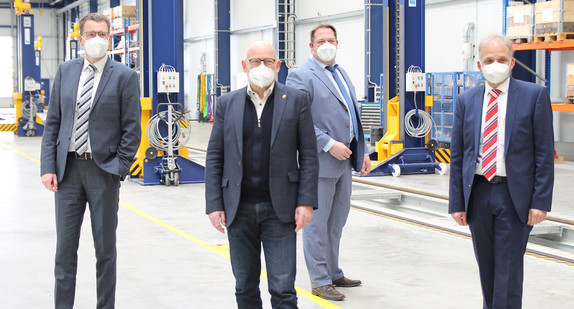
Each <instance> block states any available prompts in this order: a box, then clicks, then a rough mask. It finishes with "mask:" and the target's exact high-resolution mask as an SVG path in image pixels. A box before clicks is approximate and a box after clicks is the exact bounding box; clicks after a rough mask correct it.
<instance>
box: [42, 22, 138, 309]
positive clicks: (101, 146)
mask: <svg viewBox="0 0 574 309" xmlns="http://www.w3.org/2000/svg"><path fill="white" fill-rule="evenodd" d="M109 33H110V21H109V20H108V18H107V17H105V16H104V15H102V14H98V13H93V14H89V15H86V16H85V17H84V18H82V20H80V37H79V40H80V45H82V47H83V48H84V50H85V52H86V55H85V57H82V58H79V59H74V60H70V61H67V62H65V63H63V64H61V65H60V66H59V67H58V72H57V74H56V78H55V79H54V84H53V86H52V95H51V96H50V108H49V110H48V115H47V117H46V123H45V124H46V128H45V130H44V137H43V139H42V155H41V175H42V183H43V184H44V186H45V187H46V188H47V189H48V190H50V191H53V192H55V204H56V235H57V243H56V259H55V260H56V261H55V262H56V263H55V264H56V265H55V271H54V273H55V277H56V287H55V292H54V298H55V305H56V306H55V307H56V308H72V307H73V306H74V297H75V288H76V270H77V262H78V256H77V251H78V245H79V240H80V229H81V226H82V219H83V218H84V212H85V210H86V203H87V204H89V209H90V214H91V215H90V218H91V225H92V235H93V238H94V247H95V250H96V259H97V263H96V269H97V271H96V273H97V294H98V300H97V305H96V308H114V303H115V292H116V255H117V254H116V227H117V225H118V216H117V212H118V201H119V191H120V181H121V180H123V177H124V176H125V175H127V173H128V171H129V168H130V166H131V164H132V162H133V159H134V156H135V154H136V151H137V149H138V146H139V144H140V139H141V129H140V112H141V108H140V102H139V101H140V93H139V82H138V76H137V74H136V72H135V71H133V70H130V69H129V68H128V67H126V66H123V65H121V64H118V63H116V62H114V61H112V60H109V59H108V57H107V50H108V41H109V39H110V34H109Z"/></svg>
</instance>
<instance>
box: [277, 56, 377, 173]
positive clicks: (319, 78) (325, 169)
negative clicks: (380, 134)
mask: <svg viewBox="0 0 574 309" xmlns="http://www.w3.org/2000/svg"><path fill="white" fill-rule="evenodd" d="M339 71H340V72H341V75H342V76H343V79H344V80H345V83H346V84H347V86H348V87H349V91H350V94H349V95H350V96H351V98H352V100H353V103H354V104H355V110H356V111H357V112H358V111H359V105H358V102H357V95H356V94H355V88H354V87H353V84H352V83H351V79H350V78H349V76H348V75H347V73H346V72H345V70H343V69H342V68H341V67H339ZM286 84H287V86H291V87H294V88H297V89H301V90H303V91H305V92H307V93H309V95H310V96H311V110H312V113H313V123H314V124H315V135H316V136H317V152H318V153H319V176H321V177H331V178H333V177H338V176H339V175H341V171H342V170H343V169H344V168H345V167H346V164H347V162H346V161H344V160H343V161H341V160H338V159H337V158H335V157H333V156H332V155H331V154H330V153H328V152H325V151H323V148H324V147H325V146H326V145H327V143H328V142H329V140H330V139H331V138H332V139H334V140H335V141H338V142H341V143H343V144H346V145H348V147H349V148H350V149H351V151H352V152H353V153H352V155H351V165H352V166H353V168H354V169H355V171H357V172H358V171H360V170H361V167H362V166H363V159H364V156H365V154H366V153H367V146H366V144H365V135H364V134H363V126H362V125H361V117H360V115H358V114H357V121H359V123H358V127H359V128H358V129H359V132H355V135H356V138H357V141H358V142H357V143H352V144H351V141H350V140H349V137H350V136H349V131H350V129H349V127H350V126H351V125H352V124H351V123H350V119H349V113H348V111H347V104H346V103H345V101H344V99H343V98H342V97H341V95H340V94H339V91H338V90H337V88H336V87H335V85H334V84H333V82H332V81H331V80H330V79H329V77H328V76H327V74H325V72H324V70H323V68H322V67H320V66H319V65H318V64H317V62H316V61H315V60H314V59H311V58H310V59H309V60H307V61H306V62H305V63H304V64H303V65H301V66H300V67H299V68H297V69H296V70H294V71H291V72H290V73H289V76H287V81H286Z"/></svg>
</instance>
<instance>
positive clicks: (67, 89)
mask: <svg viewBox="0 0 574 309" xmlns="http://www.w3.org/2000/svg"><path fill="white" fill-rule="evenodd" d="M83 64H84V58H83V57H82V58H78V59H73V60H70V61H66V62H64V63H62V64H60V65H59V66H58V72H57V73H56V78H55V79H54V84H53V86H52V93H51V96H50V105H49V109H48V115H47V116H46V122H45V129H44V137H43V138H42V154H41V167H40V170H41V174H42V175H43V174H48V173H56V175H57V176H58V181H61V180H62V178H63V176H64V172H65V168H66V159H67V155H68V148H69V146H70V139H71V136H72V130H73V129H74V113H75V109H76V99H77V92H78V84H79V80H80V73H81V70H82V66H83ZM140 121H141V105H140V89H139V81H138V76H137V73H136V72H135V71H133V70H131V69H129V68H128V67H126V66H124V65H122V64H119V63H116V62H114V61H113V60H111V59H108V61H107V62H106V65H105V67H104V70H103V72H102V76H101V79H100V83H99V85H98V89H97V90H96V92H95V93H94V100H93V103H92V107H91V110H90V120H89V134H90V144H91V148H92V156H93V158H94V162H95V163H96V164H97V165H98V166H99V167H100V168H101V169H102V170H104V171H106V172H108V173H110V174H114V175H122V176H125V175H127V174H128V172H129V169H130V167H131V165H132V163H133V159H134V156H135V154H136V152H137V150H138V147H139V144H140V141H141V126H140Z"/></svg>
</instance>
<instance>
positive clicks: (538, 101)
mask: <svg viewBox="0 0 574 309" xmlns="http://www.w3.org/2000/svg"><path fill="white" fill-rule="evenodd" d="M484 89H485V86H484V85H481V86H477V87H474V88H471V89H469V90H467V91H465V92H464V93H462V94H461V95H460V96H459V97H458V99H457V102H456V109H455V113H454V127H453V133H452V140H451V157H450V160H451V162H450V186H449V213H453V212H462V211H467V209H468V201H469V197H470V193H471V189H472V183H473V179H474V172H475V168H476V163H477V158H478V151H479V143H480V134H481V121H482V106H483V99H484ZM504 143H505V146H504V154H505V157H504V159H505V163H506V174H507V180H508V189H509V191H510V196H511V198H512V202H513V204H514V207H515V208H516V211H517V212H518V216H519V217H520V219H521V220H522V221H523V222H527V220H528V210H529V209H530V208H534V209H540V210H545V211H550V208H551V203H552V188H553V184H554V151H553V149H554V134H553V130H552V108H551V105H550V98H549V96H548V92H547V90H546V88H544V87H542V86H540V85H537V84H533V83H528V82H524V81H520V80H516V79H513V78H511V79H510V85H509V87H508V101H507V109H506V126H505V138H504Z"/></svg>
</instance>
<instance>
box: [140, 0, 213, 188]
mask: <svg viewBox="0 0 574 309" xmlns="http://www.w3.org/2000/svg"><path fill="white" fill-rule="evenodd" d="M140 9H141V10H142V21H141V24H140V25H141V26H140V31H143V38H144V39H143V42H140V44H141V47H142V50H143V59H144V66H143V68H142V70H141V73H140V74H141V76H142V77H143V79H144V83H143V84H144V87H143V88H144V89H142V93H143V96H144V97H149V98H152V115H154V114H157V113H158V112H160V111H163V110H165V109H162V110H158V109H159V108H158V105H159V104H160V103H167V102H168V97H167V95H166V94H158V93H157V89H158V85H157V74H156V73H157V72H158V70H159V68H160V67H161V66H162V64H166V65H171V66H172V67H174V68H175V70H176V71H177V72H179V73H180V79H179V89H180V92H179V93H174V94H170V95H169V100H170V101H171V102H172V103H182V104H184V100H183V98H184V95H183V89H184V78H183V76H184V75H183V71H184V65H183V61H184V60H183V29H184V27H183V0H147V1H143V3H142V7H141V8H140ZM150 17H151V20H149V18H150ZM150 34H151V42H150ZM150 57H151V59H150ZM150 60H151V62H150ZM150 73H151V74H150ZM150 76H152V77H151V78H152V81H151V83H150ZM150 84H151V88H153V89H149V88H150ZM166 130H167V128H166ZM162 135H163V136H166V135H167V134H166V133H165V132H162ZM174 154H177V151H175V152H174ZM176 157H177V158H176V161H177V165H178V167H179V168H180V169H181V173H180V174H179V175H180V176H179V177H180V178H179V179H180V183H194V182H203V181H204V179H205V176H204V173H205V172H204V171H205V168H204V167H203V166H201V165H199V164H197V163H195V162H193V161H191V160H189V159H187V158H184V157H181V156H179V155H177V156H176ZM163 158H164V157H162V156H158V157H157V158H155V159H145V160H144V167H143V169H144V178H143V184H144V185H157V184H160V183H161V181H160V179H161V177H162V176H163V175H162V174H161V173H158V167H159V166H160V165H161V163H162V160H163Z"/></svg>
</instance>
